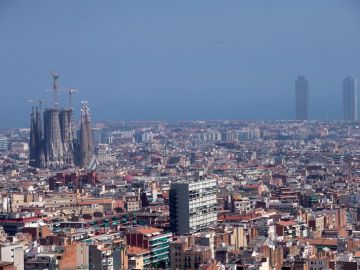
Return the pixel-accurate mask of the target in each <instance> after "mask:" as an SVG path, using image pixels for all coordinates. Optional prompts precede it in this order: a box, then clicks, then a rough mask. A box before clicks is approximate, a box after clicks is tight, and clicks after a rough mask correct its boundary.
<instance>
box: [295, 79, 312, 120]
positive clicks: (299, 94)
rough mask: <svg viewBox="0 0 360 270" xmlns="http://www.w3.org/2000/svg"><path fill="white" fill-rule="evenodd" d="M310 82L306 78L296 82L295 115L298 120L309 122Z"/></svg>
mask: <svg viewBox="0 0 360 270" xmlns="http://www.w3.org/2000/svg"><path fill="white" fill-rule="evenodd" d="M308 99H309V82H308V80H307V79H306V77H305V76H299V77H298V78H297V79H296V81H295V107H296V108H295V113H296V120H308Z"/></svg>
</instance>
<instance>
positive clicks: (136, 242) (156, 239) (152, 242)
mask: <svg viewBox="0 0 360 270" xmlns="http://www.w3.org/2000/svg"><path fill="white" fill-rule="evenodd" d="M171 237H172V234H171V233H164V232H163V231H162V230H161V229H157V228H152V227H135V228H129V229H128V231H127V233H126V240H127V244H128V245H129V246H130V248H131V247H139V248H142V249H146V250H148V251H149V254H150V256H147V253H146V252H145V251H142V252H141V254H142V255H143V256H144V260H143V266H144V267H145V268H146V269H147V268H149V267H155V268H156V267H160V268H164V267H165V266H166V265H168V264H169V253H170V251H169V246H170V241H171Z"/></svg>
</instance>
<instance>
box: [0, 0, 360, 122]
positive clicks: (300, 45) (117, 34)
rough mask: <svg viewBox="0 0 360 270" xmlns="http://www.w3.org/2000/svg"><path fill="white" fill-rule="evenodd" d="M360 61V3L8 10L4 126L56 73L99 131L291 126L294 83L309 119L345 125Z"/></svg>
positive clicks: (1, 19)
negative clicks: (122, 124) (348, 84)
mask: <svg viewBox="0 0 360 270" xmlns="http://www.w3.org/2000/svg"><path fill="white" fill-rule="evenodd" d="M359 56H360V1H358V0H342V1H340V0H316V1H314V0H302V1H295V0H294V1H292V0H272V1H269V0H262V1H259V0H234V1H230V0H229V1H226V0H225V1H215V0H213V1H210V0H208V1H203V0H197V1H188V0H181V1H180V0H179V1H168V0H163V1H157V0H153V1H136V0H131V1H130V0H129V1H118V0H116V1H115V0H114V1H91V0H77V1H73V0H62V1H52V0H37V1H21V0H12V1H6V0H0V93H1V98H0V108H1V114H0V127H2V128H6V127H18V126H28V122H29V112H30V106H31V105H30V104H28V103H27V100H28V99H31V98H40V97H41V98H47V99H48V100H49V101H50V100H51V94H50V93H47V92H45V89H48V88H50V87H51V78H50V76H49V73H50V72H51V71H53V70H56V71H57V72H58V73H59V74H60V76H61V77H60V86H61V87H62V88H76V89H78V90H79V92H78V93H77V94H76V97H75V99H74V105H75V106H76V107H77V108H79V107H80V101H81V100H88V101H89V105H90V107H91V110H92V118H93V119H94V120H95V121H104V120H119V119H125V120H170V121H171V120H193V119H205V120H206V119H245V120H249V119H250V120H251V119H292V118H293V117H294V80H295V78H296V77H297V76H298V75H306V76H307V78H308V80H309V83H310V117H311V118H313V119H315V118H316V119H340V118H341V117H342V101H341V85H342V80H343V78H344V77H345V76H346V75H352V76H354V77H356V78H359V77H360V61H359ZM61 96H62V99H63V103H65V102H66V98H65V94H61Z"/></svg>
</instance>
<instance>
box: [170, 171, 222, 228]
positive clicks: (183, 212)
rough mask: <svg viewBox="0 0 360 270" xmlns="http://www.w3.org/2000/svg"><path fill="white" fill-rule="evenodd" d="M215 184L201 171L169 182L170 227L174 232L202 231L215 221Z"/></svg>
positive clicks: (214, 181)
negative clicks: (192, 176) (184, 178)
mask: <svg viewBox="0 0 360 270" xmlns="http://www.w3.org/2000/svg"><path fill="white" fill-rule="evenodd" d="M216 189H217V184H216V180H214V179H207V178H205V177H204V176H203V175H202V174H201V173H199V174H198V175H196V176H195V178H193V179H189V180H182V181H178V182H175V183H172V184H171V188H170V194H169V207H170V229H171V231H172V232H174V233H176V234H179V235H181V234H188V233H194V232H199V231H203V230H205V229H208V228H209V226H212V225H214V224H216V221H217V199H216Z"/></svg>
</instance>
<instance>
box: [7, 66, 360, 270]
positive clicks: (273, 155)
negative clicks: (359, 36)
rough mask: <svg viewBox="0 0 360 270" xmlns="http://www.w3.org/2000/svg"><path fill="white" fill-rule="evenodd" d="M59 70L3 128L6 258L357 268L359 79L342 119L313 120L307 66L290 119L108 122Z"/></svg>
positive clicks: (37, 265)
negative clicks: (97, 119)
mask: <svg viewBox="0 0 360 270" xmlns="http://www.w3.org/2000/svg"><path fill="white" fill-rule="evenodd" d="M52 79H53V87H52V92H53V104H51V105H50V106H49V107H46V108H42V106H43V100H32V101H31V103H32V111H31V113H30V119H29V123H30V124H29V127H25V128H17V129H7V130H1V133H0V151H1V152H0V172H1V173H0V180H1V181H0V187H1V198H0V208H1V210H0V211H1V213H0V260H1V262H0V269H7V270H23V269H27V270H40V269H63V270H65V269H67V270H70V269H94V270H102V269H108V270H110V269H111V270H119V269H188V270H190V269H202V270H216V269H219V270H220V269H222V270H238V269H241V270H245V269H257V270H267V269H275V270H300V269H301V270H326V269H350V270H351V269H359V267H360V211H359V209H360V205H359V200H360V193H359V183H360V144H359V137H360V125H359V122H357V94H356V92H357V85H356V80H355V79H354V78H352V77H346V78H345V79H344V81H343V89H342V91H343V92H342V93H343V110H344V121H326V122H325V121H311V120H309V118H308V99H309V83H308V81H307V79H306V77H305V76H299V77H298V78H297V79H296V81H295V102H294V104H295V105H294V115H295V120H293V121H225V120H224V121H177V122H163V121H144V122H141V121H132V122H131V121H127V122H125V121H118V122H115V121H106V122H103V123H91V117H90V109H89V108H90V106H91V104H90V105H88V103H87V102H85V101H84V102H82V107H81V113H80V119H79V120H78V121H77V120H76V119H74V114H73V107H72V106H73V105H72V94H74V93H75V92H76V90H74V89H70V90H62V91H63V92H66V94H68V97H69V103H68V104H67V105H66V106H64V107H62V106H61V104H59V102H58V95H59V94H60V89H59V87H58V79H59V76H58V75H57V74H55V73H53V74H52ZM92 113H93V114H96V112H92Z"/></svg>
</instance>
